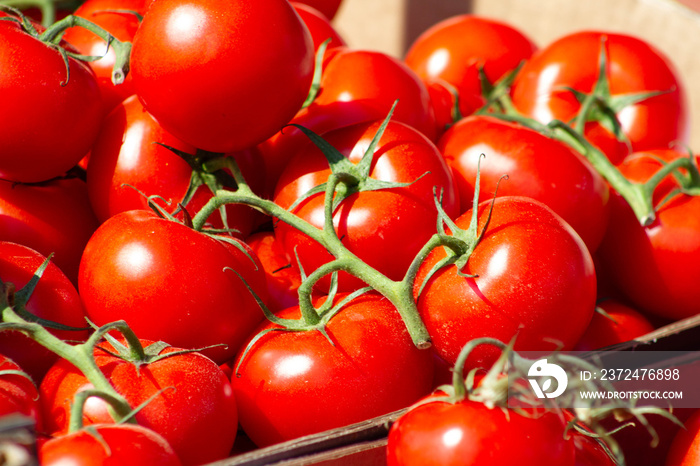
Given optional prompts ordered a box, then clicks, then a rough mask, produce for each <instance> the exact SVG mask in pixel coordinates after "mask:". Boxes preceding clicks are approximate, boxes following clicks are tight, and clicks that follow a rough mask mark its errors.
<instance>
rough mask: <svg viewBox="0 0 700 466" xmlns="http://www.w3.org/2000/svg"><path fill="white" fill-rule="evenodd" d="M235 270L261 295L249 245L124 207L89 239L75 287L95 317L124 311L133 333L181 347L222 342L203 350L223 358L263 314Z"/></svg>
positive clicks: (115, 316)
mask: <svg viewBox="0 0 700 466" xmlns="http://www.w3.org/2000/svg"><path fill="white" fill-rule="evenodd" d="M241 247H244V248H245V245H244V244H243V243H241ZM248 249H249V248H248ZM229 269H233V270H229ZM234 270H235V271H237V272H238V273H239V274H240V275H241V276H240V277H239V275H237V274H236V272H234ZM241 277H243V278H244V279H245V280H246V281H247V282H248V283H249V284H250V286H251V287H252V288H253V289H254V290H255V291H256V293H257V294H258V295H259V296H261V297H262V298H263V299H266V294H267V290H266V287H265V276H264V274H263V272H262V267H261V266H260V265H259V262H258V261H257V259H256V258H255V254H254V253H253V252H252V251H248V256H246V255H245V254H243V253H242V252H240V251H239V250H238V249H236V248H235V247H233V246H231V245H229V244H227V243H225V242H224V241H219V240H217V239H214V238H212V237H210V236H207V235H205V234H203V233H200V232H197V231H194V230H192V229H191V228H188V227H187V226H185V225H183V224H181V223H178V222H175V221H170V220H165V219H161V218H160V217H158V216H156V215H155V214H154V213H152V212H148V211H145V210H132V211H128V212H123V213H121V214H117V215H115V216H114V217H111V218H110V219H109V220H107V221H106V222H105V223H103V224H102V225H101V226H100V228H99V229H98V230H97V231H96V232H95V234H94V235H93V237H92V238H91V239H90V241H89V242H88V244H87V246H86V247H85V253H84V254H83V258H82V262H81V264H80V287H79V289H80V296H81V298H82V300H83V303H84V305H85V312H86V313H87V315H88V317H89V318H90V319H91V320H92V321H93V322H95V323H96V324H97V325H104V324H106V323H109V322H113V321H115V320H121V319H124V320H126V321H127V323H128V324H129V325H130V326H131V327H132V328H133V329H134V331H135V332H136V334H137V335H139V336H140V337H143V338H148V339H151V340H163V341H165V342H167V343H170V344H172V345H175V346H179V347H182V348H188V349H196V348H203V347H205V346H210V345H220V344H224V345H226V346H225V347H221V346H219V347H216V348H210V349H207V350H204V351H203V352H204V354H206V355H207V356H210V357H211V358H212V359H214V360H215V361H216V362H218V363H223V362H225V361H226V360H227V359H229V358H231V357H232V356H233V355H234V354H235V353H236V352H237V350H238V348H239V346H240V345H241V344H242V343H243V341H244V340H245V339H246V338H247V337H248V335H249V334H250V332H251V331H252V330H253V329H254V328H255V327H256V326H257V325H258V324H259V323H260V321H261V320H262V318H263V313H262V311H261V310H260V309H259V307H258V304H257V302H256V301H255V299H254V297H253V296H252V294H251V293H250V291H249V290H248V288H247V287H246V286H245V284H244V283H243V280H242V278H241Z"/></svg>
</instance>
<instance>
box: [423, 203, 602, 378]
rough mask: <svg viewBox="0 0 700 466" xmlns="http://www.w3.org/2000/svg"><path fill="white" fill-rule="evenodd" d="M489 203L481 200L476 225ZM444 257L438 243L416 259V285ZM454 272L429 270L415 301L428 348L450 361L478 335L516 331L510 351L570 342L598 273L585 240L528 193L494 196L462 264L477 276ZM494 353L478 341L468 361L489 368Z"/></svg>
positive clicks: (583, 320)
mask: <svg viewBox="0 0 700 466" xmlns="http://www.w3.org/2000/svg"><path fill="white" fill-rule="evenodd" d="M490 202H491V201H487V202H483V203H481V204H480V205H479V231H481V229H483V228H484V222H485V219H486V217H487V215H488V210H489V207H490ZM470 219H471V211H467V212H465V213H464V214H462V216H460V217H459V218H457V220H456V221H455V222H456V224H457V226H458V227H460V228H462V229H466V228H467V227H468V225H469V221H470ZM443 257H445V252H444V250H443V249H442V248H438V249H436V250H434V251H433V253H431V255H430V256H429V257H428V259H427V260H426V261H425V262H424V263H423V264H422V265H421V268H420V270H419V272H418V277H417V280H416V291H418V287H419V286H420V285H421V284H422V283H423V281H424V279H425V277H426V275H427V273H428V271H430V270H431V269H432V267H433V266H434V265H435V264H436V263H437V262H438V261H439V260H440V259H442V258H443ZM456 272H457V269H456V267H455V266H450V267H446V268H443V269H441V270H440V271H438V272H437V273H435V274H434V275H433V276H432V278H430V279H429V281H428V282H427V284H426V285H425V288H424V289H423V291H422V293H421V295H420V296H419V297H418V300H417V304H418V310H419V312H420V313H421V317H422V318H423V321H424V322H425V325H426V327H427V328H428V332H429V333H430V335H431V337H432V340H433V348H434V350H435V351H436V352H437V354H438V355H439V356H441V357H442V358H443V359H445V361H447V363H448V364H454V363H455V361H456V359H457V355H458V354H459V352H460V350H461V349H462V347H463V346H464V345H465V344H466V343H467V342H468V341H470V340H472V339H474V338H480V337H492V338H496V339H499V340H501V341H503V342H506V343H507V342H509V341H510V340H511V339H512V338H513V337H514V336H515V335H516V334H517V339H516V342H515V349H516V350H527V351H539V350H545V351H547V350H555V349H563V350H567V349H571V348H573V346H574V345H575V344H576V342H577V341H578V340H579V338H580V337H581V335H582V334H583V332H584V331H585V329H586V327H587V326H588V323H589V322H590V320H591V316H592V314H593V310H594V308H595V299H596V276H595V270H594V267H593V260H592V259H591V256H590V253H589V252H588V250H587V249H586V246H585V245H584V244H583V242H582V241H581V239H580V237H579V236H578V235H577V234H576V233H575V232H574V231H573V230H572V229H571V227H570V226H569V225H567V224H566V223H565V222H564V221H562V219H561V217H559V216H558V215H556V214H555V213H554V212H553V211H552V210H551V209H550V208H548V207H546V206H545V205H544V204H541V203H539V202H537V201H534V200H532V199H528V198H524V197H508V196H504V197H497V198H496V200H495V202H494V206H493V213H492V217H491V220H490V223H489V225H488V228H487V230H486V233H485V234H484V236H483V238H482V240H481V242H480V243H479V244H478V245H477V247H476V249H475V250H474V252H473V253H472V255H471V257H470V259H469V262H468V263H467V265H466V267H464V268H463V269H462V272H463V273H467V274H471V275H474V274H476V275H477V277H476V278H466V277H462V276H460V275H458V274H457V273H456ZM564 310H565V311H564ZM553 341H556V342H558V343H560V344H561V348H560V347H559V345H558V344H557V343H553ZM497 353H498V352H497V351H496V350H493V351H491V348H478V349H477V350H476V351H475V352H474V354H473V356H472V357H470V363H469V365H470V367H472V366H475V365H483V366H484V367H488V366H489V362H490V363H493V361H494V359H493V358H495V357H497V356H498V354H497ZM484 361H485V362H484ZM472 362H473V364H472ZM477 362H483V364H476V363H477Z"/></svg>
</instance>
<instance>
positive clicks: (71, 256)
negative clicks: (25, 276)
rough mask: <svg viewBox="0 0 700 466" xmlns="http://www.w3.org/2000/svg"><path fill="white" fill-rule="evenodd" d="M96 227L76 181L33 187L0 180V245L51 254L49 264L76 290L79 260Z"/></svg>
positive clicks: (83, 189) (83, 190) (82, 186)
mask: <svg viewBox="0 0 700 466" xmlns="http://www.w3.org/2000/svg"><path fill="white" fill-rule="evenodd" d="M97 225H98V222H97V219H96V218H95V214H94V213H93V211H92V208H91V207H90V202H89V200H88V195H87V188H86V186H85V182H84V181H82V180H80V179H78V178H71V179H61V180H54V181H50V182H47V183H41V184H37V185H23V184H15V183H12V182H9V181H2V180H0V241H10V242H13V243H19V244H23V245H25V246H28V247H30V248H32V249H34V250H36V251H38V252H39V253H41V254H42V255H43V256H48V255H49V254H54V256H53V259H52V261H53V262H55V263H56V265H58V267H59V268H60V269H61V270H62V271H63V272H64V273H65V274H66V276H67V277H68V278H69V279H70V280H71V281H72V282H73V284H75V285H76V286H77V283H78V267H79V264H80V257H81V255H82V254H83V249H84V248H85V244H86V243H87V242H88V239H90V236H91V235H92V233H93V232H94V231H95V229H96V228H97Z"/></svg>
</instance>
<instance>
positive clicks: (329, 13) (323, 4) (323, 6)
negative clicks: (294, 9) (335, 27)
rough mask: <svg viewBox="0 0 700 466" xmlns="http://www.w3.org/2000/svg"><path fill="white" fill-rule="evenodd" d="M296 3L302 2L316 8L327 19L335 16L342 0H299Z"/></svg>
mask: <svg viewBox="0 0 700 466" xmlns="http://www.w3.org/2000/svg"><path fill="white" fill-rule="evenodd" d="M298 3H303V4H305V5H308V6H310V7H312V8H315V9H316V10H318V11H320V12H321V13H322V14H323V15H324V16H325V17H326V18H328V19H329V20H331V19H333V18H335V14H336V13H337V12H338V9H339V8H340V5H341V4H342V3H343V2H342V0H299V2H298Z"/></svg>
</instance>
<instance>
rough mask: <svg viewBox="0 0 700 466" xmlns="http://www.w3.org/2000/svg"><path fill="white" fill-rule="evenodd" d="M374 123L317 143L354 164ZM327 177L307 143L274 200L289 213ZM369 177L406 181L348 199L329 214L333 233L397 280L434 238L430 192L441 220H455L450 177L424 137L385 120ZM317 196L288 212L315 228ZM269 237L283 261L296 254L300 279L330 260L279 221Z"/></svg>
mask: <svg viewBox="0 0 700 466" xmlns="http://www.w3.org/2000/svg"><path fill="white" fill-rule="evenodd" d="M379 125H380V122H374V123H361V124H358V125H354V126H349V127H346V128H341V129H338V130H336V131H331V132H328V133H326V134H325V135H324V136H323V137H324V138H325V139H326V140H327V141H328V142H329V143H330V144H331V145H332V146H334V147H335V148H336V149H338V150H339V151H340V153H342V154H343V155H344V156H345V157H347V158H348V159H349V160H350V161H351V162H352V163H355V164H356V163H358V162H359V161H360V159H361V158H362V156H363V154H364V152H365V151H366V150H367V148H368V146H369V144H370V141H371V140H372V138H373V137H374V135H375V133H376V132H377V130H378V128H379ZM330 173H331V171H330V169H329V167H328V162H327V161H326V159H325V157H324V156H323V155H322V153H321V152H320V150H319V149H318V148H316V146H313V145H311V143H309V144H308V145H307V146H306V150H304V151H300V152H299V153H298V154H297V156H296V157H295V158H294V159H293V160H292V161H291V162H290V163H289V165H288V166H287V168H286V170H285V171H284V173H283V174H282V176H281V178H280V182H279V184H278V186H277V193H276V194H275V198H274V199H275V202H277V203H278V204H279V205H281V206H282V207H284V208H289V207H290V206H292V204H293V203H294V202H296V200H297V199H298V198H299V197H301V196H303V195H304V194H305V193H306V192H307V191H308V190H309V189H311V188H312V187H314V186H317V185H320V184H322V183H325V182H326V181H327V179H328V176H329V175H330ZM370 177H372V178H375V179H377V180H382V181H389V182H402V183H410V182H414V183H412V184H410V185H408V186H405V187H400V188H389V189H381V190H377V191H365V192H359V193H354V194H351V195H350V196H349V197H347V198H346V199H345V200H344V201H343V202H341V204H340V206H339V207H338V209H337V210H336V213H335V215H334V217H333V221H334V224H335V228H336V231H337V232H338V236H339V237H340V238H342V241H343V243H344V244H345V245H346V246H347V248H348V249H349V250H350V251H351V252H353V253H354V254H356V255H357V256H358V257H360V258H361V259H362V260H364V261H365V262H366V263H367V264H369V265H371V266H372V267H374V268H376V269H377V270H379V271H380V272H382V273H384V274H385V275H387V276H389V278H391V279H394V280H400V279H401V278H403V275H404V274H405V273H406V270H407V269H408V266H409V264H410V263H411V261H412V260H413V257H414V256H415V255H416V254H417V253H418V251H419V250H420V248H421V247H422V246H423V244H424V243H425V242H426V241H427V240H428V238H430V236H432V235H433V234H434V233H436V232H437V229H436V223H435V221H436V219H437V208H436V207H435V199H434V197H433V188H434V187H436V188H437V191H438V193H440V192H442V195H443V199H442V202H443V207H444V209H445V210H446V211H447V212H448V214H450V215H455V214H456V211H457V203H458V197H457V191H456V189H455V185H454V180H453V178H452V173H451V172H450V170H449V168H448V166H447V164H446V163H445V161H444V159H443V158H442V156H441V155H440V153H439V152H438V150H437V148H436V147H435V145H434V144H433V143H432V142H430V141H429V140H428V139H427V138H426V137H425V136H423V135H422V134H420V133H419V132H418V131H416V130H414V129H413V128H411V127H409V126H407V125H405V124H402V123H399V122H394V121H391V122H389V124H388V126H387V127H386V130H385V132H384V134H383V135H382V138H381V139H380V141H379V144H378V145H377V146H376V148H375V152H374V160H373V163H372V167H371V174H370ZM419 178H420V179H419ZM324 198H325V196H324V194H323V193H319V194H315V195H313V196H311V197H309V198H308V199H306V200H304V201H303V202H301V203H300V204H298V205H297V206H296V207H295V208H294V209H293V212H294V213H295V214H296V215H298V216H299V217H301V218H303V219H305V220H306V221H308V222H310V223H311V224H312V225H314V226H315V227H317V228H322V227H323V218H324ZM409 232H410V233H409ZM275 234H276V236H277V239H278V240H279V241H280V243H281V244H282V246H283V247H284V249H285V251H286V252H287V255H288V256H289V257H292V258H293V257H295V251H296V254H298V256H299V258H300V260H301V264H302V266H303V268H304V270H305V271H306V272H307V273H311V272H312V271H313V270H315V269H316V268H318V267H319V266H320V265H322V264H323V263H325V262H328V261H329V260H330V259H331V256H330V254H329V253H328V252H327V251H326V250H325V249H324V248H323V247H322V246H321V245H319V244H318V243H316V242H315V241H313V240H312V239H311V238H309V237H308V236H306V235H305V234H303V233H301V232H299V231H297V230H296V229H293V228H291V227H290V226H288V225H287V224H284V223H282V222H279V223H278V224H277V225H276V231H275ZM340 285H341V286H342V289H344V290H349V289H352V288H358V287H361V286H364V285H362V284H361V282H360V281H359V280H357V279H355V278H354V277H350V276H347V275H346V276H343V277H341V279H340Z"/></svg>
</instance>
